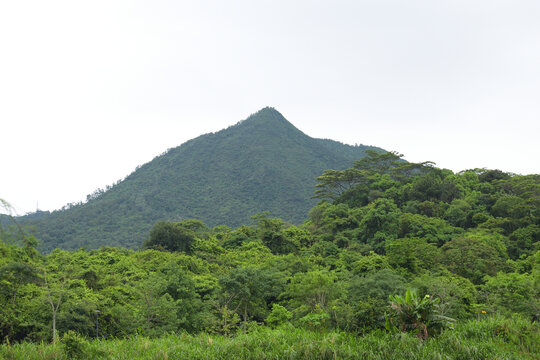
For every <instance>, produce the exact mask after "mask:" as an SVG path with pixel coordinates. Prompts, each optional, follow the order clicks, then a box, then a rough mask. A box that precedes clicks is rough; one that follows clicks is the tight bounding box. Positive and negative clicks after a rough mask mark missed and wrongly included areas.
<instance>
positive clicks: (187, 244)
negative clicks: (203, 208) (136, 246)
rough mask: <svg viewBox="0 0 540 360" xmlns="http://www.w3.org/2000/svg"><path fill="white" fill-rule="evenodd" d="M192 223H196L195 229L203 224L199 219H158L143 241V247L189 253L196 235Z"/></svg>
mask: <svg viewBox="0 0 540 360" xmlns="http://www.w3.org/2000/svg"><path fill="white" fill-rule="evenodd" d="M195 221H196V220H195ZM193 224H197V226H196V227H195V229H200V228H201V227H203V226H204V224H203V223H202V222H200V221H197V222H195V223H194V220H184V221H181V222H177V223H169V222H165V221H159V222H157V223H156V224H155V225H154V227H153V228H152V230H150V237H149V238H148V240H147V241H145V242H144V243H143V248H145V249H156V250H166V251H181V252H185V253H190V252H191V243H192V242H193V241H194V240H195V235H196V233H195V231H194V229H193Z"/></svg>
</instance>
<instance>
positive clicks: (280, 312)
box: [266, 304, 292, 328]
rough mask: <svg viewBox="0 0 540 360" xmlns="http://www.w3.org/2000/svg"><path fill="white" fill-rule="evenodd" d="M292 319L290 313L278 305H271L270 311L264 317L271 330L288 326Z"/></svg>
mask: <svg viewBox="0 0 540 360" xmlns="http://www.w3.org/2000/svg"><path fill="white" fill-rule="evenodd" d="M291 319H292V313H291V312H290V311H289V310H287V309H286V308H285V307H283V306H281V305H279V304H273V305H272V311H271V312H270V314H268V316H267V317H266V324H268V326H270V327H272V328H276V327H278V326H282V325H285V324H289V321H290V320H291Z"/></svg>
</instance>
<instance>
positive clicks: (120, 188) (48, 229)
mask: <svg viewBox="0 0 540 360" xmlns="http://www.w3.org/2000/svg"><path fill="white" fill-rule="evenodd" d="M367 149H374V150H380V151H383V150H382V149H379V148H375V147H370V146H363V145H360V146H350V145H345V144H341V143H339V142H336V141H332V140H323V139H314V138H311V137H309V136H307V135H305V134H304V133H302V132H301V131H300V130H298V129H297V128H295V127H294V126H293V125H292V124H291V123H289V122H288V121H287V120H286V119H285V118H284V117H283V116H282V115H281V114H280V113H279V112H278V111H276V110H275V109H273V108H264V109H262V110H260V111H259V112H257V113H255V114H253V115H251V116H249V117H248V118H247V119H246V120H244V121H241V122H239V123H237V124H236V125H234V126H231V127H229V128H227V129H224V130H221V131H219V132H216V133H210V134H206V135H202V136H199V137H197V138H195V139H192V140H189V141H187V142H185V143H184V144H182V145H180V146H178V147H176V148H173V149H170V150H169V151H167V152H166V153H164V154H162V155H160V156H158V157H156V158H154V159H153V160H152V161H150V162H149V163H146V164H144V165H142V166H141V167H139V168H138V169H137V170H135V171H134V172H133V173H132V174H130V175H129V176H127V177H126V178H125V179H124V180H123V181H121V182H119V183H117V184H115V185H114V186H112V187H111V188H109V189H108V190H107V191H98V192H96V193H95V194H93V195H91V196H89V197H88V201H87V202H86V203H84V204H77V205H74V206H71V207H68V208H64V209H63V210H58V211H54V212H52V213H48V212H42V213H40V214H39V216H36V215H33V216H31V217H26V218H25V217H23V218H21V219H20V221H21V222H22V223H23V224H25V225H27V226H29V227H30V228H31V229H33V231H34V232H35V234H36V236H37V237H38V238H39V239H40V240H41V242H42V245H41V250H44V251H50V250H52V249H54V248H56V247H60V248H64V249H77V248H80V247H89V248H95V247H99V246H102V245H109V246H125V247H128V248H136V247H138V246H139V245H140V244H141V242H142V241H143V240H144V239H145V237H146V236H147V234H148V232H149V230H150V228H151V227H152V225H153V224H154V223H155V222H156V221H158V220H182V219H186V218H197V219H201V220H203V221H204V222H205V223H206V224H207V225H209V226H217V225H221V224H225V225H228V226H232V227H236V226H239V225H241V224H249V223H251V219H250V217H251V216H253V215H255V214H256V213H259V212H264V211H269V212H270V214H271V215H272V216H276V217H281V218H283V219H285V220H286V221H289V222H292V223H301V222H302V221H303V220H304V219H305V218H306V216H307V212H308V210H309V209H310V208H311V207H312V206H313V205H314V204H315V203H316V201H315V200H314V199H312V196H313V194H314V185H315V184H316V181H315V178H316V177H317V176H319V175H321V174H322V172H323V171H324V170H325V169H345V168H348V167H350V166H351V165H352V162H353V161H354V160H358V159H360V158H362V157H363V156H364V154H365V150H367Z"/></svg>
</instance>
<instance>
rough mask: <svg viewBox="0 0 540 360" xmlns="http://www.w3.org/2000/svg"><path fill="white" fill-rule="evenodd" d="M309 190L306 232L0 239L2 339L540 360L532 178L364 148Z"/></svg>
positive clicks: (181, 224) (267, 229) (198, 226)
mask: <svg viewBox="0 0 540 360" xmlns="http://www.w3.org/2000/svg"><path fill="white" fill-rule="evenodd" d="M317 182H318V185H317V192H316V195H317V196H318V197H319V198H320V199H321V201H320V202H319V203H318V204H317V205H316V206H314V207H313V208H312V209H311V211H310V212H309V218H308V220H307V221H306V222H305V223H304V224H302V225H291V224H290V223H288V222H285V221H283V220H281V219H279V218H274V217H270V216H268V214H264V213H263V214H256V215H254V216H253V219H252V220H253V224H252V225H250V226H240V227H237V228H230V227H226V226H217V227H208V226H207V225H206V224H204V223H203V222H202V221H200V220H192V219H184V220H181V221H161V222H157V223H155V224H154V226H153V227H152V229H151V231H150V232H149V234H148V236H147V240H146V241H144V243H143V244H142V247H143V248H144V249H142V250H139V251H134V250H128V249H124V248H115V247H102V248H100V249H93V250H87V249H79V250H76V251H66V250H60V249H57V250H54V251H52V252H51V253H49V254H47V255H41V254H40V253H39V252H37V251H36V249H35V244H36V241H35V239H34V238H32V237H30V236H24V235H22V234H21V232H20V231H18V230H17V229H12V230H10V229H9V228H5V229H4V230H3V231H2V232H1V233H0V236H1V237H2V241H0V254H2V256H1V257H0V282H1V284H2V287H1V288H0V289H1V290H0V319H1V321H0V339H2V341H3V342H5V343H15V342H25V343H26V342H37V343H39V342H40V341H46V342H50V341H53V342H57V340H58V339H60V344H61V346H62V347H61V348H60V349H64V350H58V349H59V348H58V346H60V345H55V346H53V347H46V348H43V347H40V348H39V349H41V350H39V351H40V352H41V353H45V352H47V351H52V352H54V351H68V350H69V349H70V346H71V347H73V346H75V347H77V346H81V347H83V348H86V346H89V347H90V348H92V349H93V350H88V351H97V352H100V351H103V352H104V353H105V354H109V355H110V356H111V357H114V356H113V354H114V350H111V349H112V348H114V347H120V348H122V347H126V348H130V349H131V350H126V353H125V354H131V355H130V356H133V357H134V358H137V357H138V356H139V358H143V357H142V356H143V355H137V354H136V353H134V352H130V351H138V350H136V349H140V348H141V346H143V347H145V348H151V349H155V350H152V351H153V353H154V354H156V356H162V355H159V354H162V353H160V351H161V352H163V353H164V352H165V351H166V349H165V348H169V346H170V348H171V351H170V354H169V355H170V356H173V355H174V354H176V355H178V354H192V357H193V358H204V357H205V356H206V355H208V356H209V357H210V358H211V357H215V358H220V357H223V356H224V355H223V354H226V353H229V354H237V355H238V358H246V359H247V358H253V357H250V356H251V355H250V354H251V352H250V351H253V353H254V354H256V353H262V352H264V351H266V350H263V349H267V348H269V347H272V346H275V349H276V350H275V353H272V354H274V355H275V357H276V358H281V357H286V356H289V357H291V358H309V357H308V356H307V355H305V354H312V355H313V357H317V355H316V354H317V351H322V353H320V354H321V355H320V356H318V357H319V358H333V356H338V355H335V354H339V357H340V358H354V357H355V356H357V355H358V354H366V358H388V359H390V358H443V359H444V358H448V359H452V358H456V359H458V358H459V359H464V358H467V359H489V358H501V359H519V358H535V356H536V357H537V356H538V343H539V341H538V333H539V331H538V330H539V329H538V313H540V302H539V299H540V176H539V175H526V176H521V175H513V174H508V173H504V172H502V171H499V170H484V169H477V170H468V171H463V172H460V173H453V172H452V171H449V170H444V169H438V168H436V167H434V166H433V165H432V164H430V163H423V164H413V163H406V162H403V161H401V160H400V157H399V156H397V155H396V154H393V153H383V154H379V153H377V152H370V151H368V152H367V156H366V157H364V158H363V159H361V160H359V161H357V162H355V163H354V166H353V167H352V168H349V169H345V170H342V171H336V170H327V171H324V172H323V173H322V175H321V176H319V177H318V178H317ZM270 329H277V330H275V332H272V331H274V330H270ZM279 329H286V330H284V331H285V333H283V332H280V331H281V330H279ZM166 334H169V337H167V336H166ZM171 334H173V335H171ZM186 334H190V335H186ZM197 334H198V335H197ZM205 334H206V335H205ZM241 334H247V335H241ZM141 336H142V337H143V338H140V337H141ZM229 336H232V338H229ZM208 337H212V338H213V339H215V346H214V345H212V344H209V346H208V347H205V346H206V345H204V344H206V343H208V341H209V340H208ZM295 337H305V338H306V339H307V340H306V342H305V343H300V344H299V345H294V346H293V343H295V342H296V340H294V339H295ZM92 338H99V339H127V340H125V341H124V342H123V341H122V340H107V341H105V340H101V341H100V342H96V343H92V344H87V343H86V340H85V339H92ZM147 338H148V339H147ZM157 338H160V339H157ZM149 339H156V340H149ZM182 339H187V340H186V341H184V340H182ZM273 340H275V342H272V341H273ZM379 341H380V342H379ZM62 344H63V345H62ZM70 344H71V345H70ZM81 344H82V345H81ZM153 344H162V346H160V345H153ZM166 344H168V345H166ZM25 346H26V347H25ZM32 346H33V345H28V344H24V345H21V346H17V347H11V346H4V347H2V348H1V350H0V351H2V352H3V353H0V354H7V355H5V356H6V357H8V358H9V357H15V356H16V355H15V354H20V353H19V352H18V351H21V352H24V351H27V350H25V349H34V350H28V351H30V352H34V351H38V350H37V349H38V347H32ZM154 346H157V348H156V347H154ZM212 346H214V347H212ZM90 348H88V349H90ZM66 349H67V350H66ZM242 349H245V350H242ZM71 350H73V349H71ZM71 350H69V351H71ZM75 350H76V349H75ZM75 350H73V351H75ZM293 350H294V353H293V352H291V351H293ZM85 351H86V350H85ZM257 351H258V352H257ZM287 351H289V352H287ZM303 354H304V355H303ZM370 354H372V355H370ZM373 354H385V355H384V356H380V357H375V355H373ZM407 354H415V355H414V356H413V357H407V356H408V355H407ZM109 355H107V356H109ZM169 355H167V356H169ZM176 355H175V356H176ZM210 355H211V356H210ZM282 355H286V356H282ZM406 355H407V356H406ZM120 356H123V355H120ZM163 356H164V355H163ZM370 356H371V357H370ZM411 356H412V355H411ZM36 358H37V357H36Z"/></svg>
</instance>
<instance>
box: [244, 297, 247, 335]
mask: <svg viewBox="0 0 540 360" xmlns="http://www.w3.org/2000/svg"><path fill="white" fill-rule="evenodd" d="M246 329H247V302H246V303H245V304H244V332H246Z"/></svg>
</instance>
